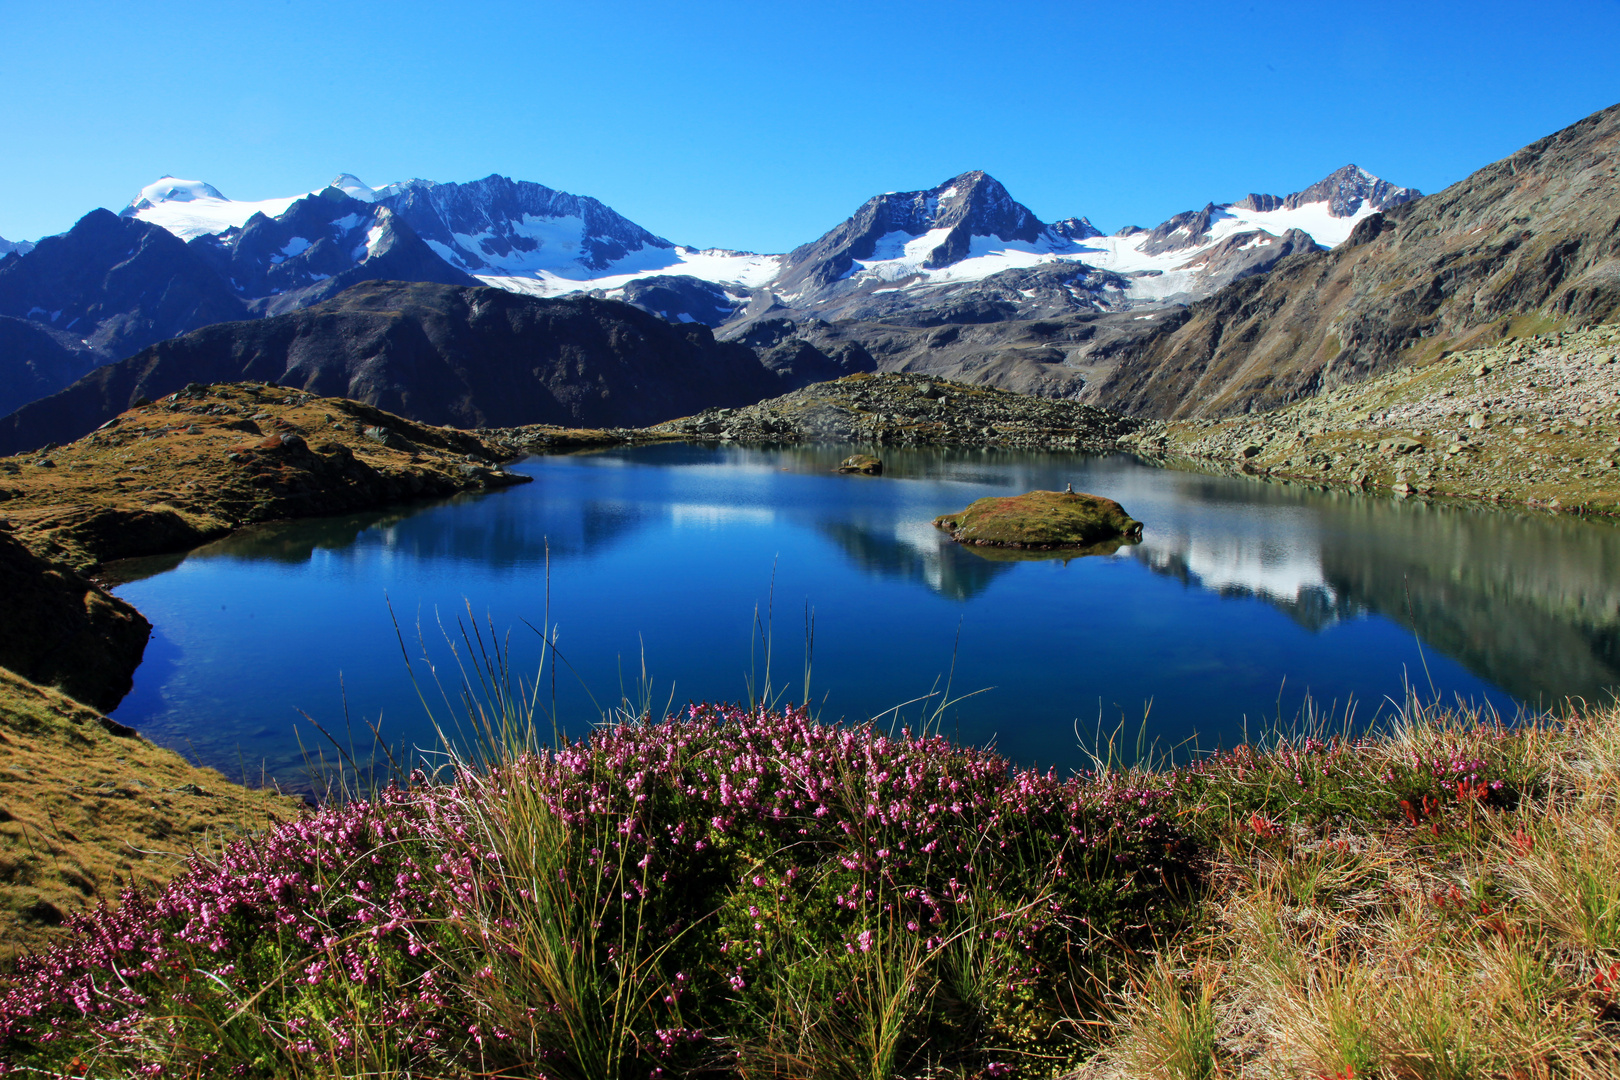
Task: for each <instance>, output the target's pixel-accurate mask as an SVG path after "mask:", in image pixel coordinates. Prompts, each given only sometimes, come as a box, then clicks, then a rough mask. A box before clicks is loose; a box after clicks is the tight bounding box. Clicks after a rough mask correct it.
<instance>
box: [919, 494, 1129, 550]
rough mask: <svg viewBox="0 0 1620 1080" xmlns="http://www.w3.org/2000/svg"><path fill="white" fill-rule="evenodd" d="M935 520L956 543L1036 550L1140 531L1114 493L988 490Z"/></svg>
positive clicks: (1079, 545) (1080, 544)
mask: <svg viewBox="0 0 1620 1080" xmlns="http://www.w3.org/2000/svg"><path fill="white" fill-rule="evenodd" d="M934 525H935V527H937V528H940V529H943V530H945V531H946V532H948V533H950V534H951V539H952V540H955V541H956V542H957V543H959V544H974V545H977V546H980V547H1003V548H1027V549H1033V550H1039V551H1047V550H1054V549H1058V548H1085V547H1091V546H1093V545H1096V544H1103V543H1107V542H1108V541H1111V540H1128V539H1132V538H1136V537H1140V536H1141V535H1142V523H1141V522H1140V521H1137V520H1136V519H1135V518H1133V517H1131V516H1130V515H1129V514H1127V513H1126V512H1125V508H1124V507H1122V506H1120V505H1119V503H1117V502H1115V501H1114V500H1113V499H1105V498H1103V497H1101V496H1099V495H1085V494H1082V493H1080V492H1077V491H1031V492H1028V493H1027V494H1024V495H1007V496H990V497H988V498H983V499H979V500H978V501H977V502H975V503H973V505H971V506H969V507H968V508H967V509H966V510H960V511H958V512H956V513H954V514H942V515H940V516H939V517H937V518H935V519H934Z"/></svg>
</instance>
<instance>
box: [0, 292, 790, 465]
mask: <svg viewBox="0 0 1620 1080" xmlns="http://www.w3.org/2000/svg"><path fill="white" fill-rule="evenodd" d="M237 380H253V381H265V382H273V383H281V384H284V385H288V386H293V387H297V388H299V389H303V390H307V391H309V392H310V393H315V394H321V395H326V396H333V397H346V398H353V399H355V400H359V401H363V402H366V403H368V404H371V405H376V406H379V407H381V408H384V409H388V410H389V411H391V412H396V413H399V414H400V415H402V416H405V417H408V418H410V419H413V420H420V421H423V422H425V423H433V424H454V425H456V426H460V427H481V426H515V425H519V424H536V423H550V424H569V425H578V426H588V427H627V426H644V425H648V424H654V423H657V422H659V421H662V420H668V419H670V418H672V417H677V416H684V415H689V414H691V413H694V412H698V411H699V410H701V409H704V408H708V407H710V406H716V405H728V406H737V405H747V404H751V403H752V402H755V401H758V400H760V399H761V398H764V397H769V396H771V395H772V394H779V393H782V392H783V391H784V390H787V389H791V388H792V387H793V386H795V385H801V384H800V383H797V382H792V383H789V384H787V385H784V382H783V380H782V379H781V378H778V377H777V376H776V375H774V374H772V373H771V372H770V371H767V370H766V369H765V368H764V367H763V366H762V365H761V364H760V362H759V360H758V358H757V357H756V356H755V355H754V353H753V351H752V350H750V349H749V348H747V347H746V346H743V345H736V344H728V343H722V342H716V341H715V340H714V336H713V334H712V333H711V332H710V331H709V329H708V328H707V327H703V326H691V327H676V326H672V325H670V324H669V323H666V322H664V321H663V320H661V319H659V318H657V317H656V316H654V315H649V314H648V313H646V312H644V311H641V310H639V309H638V308H634V307H631V306H630V305H628V304H622V303H618V302H616V301H611V300H594V299H589V298H584V297H580V298H571V299H567V300H541V299H537V298H534V297H527V296H520V295H516V294H513V293H509V292H505V291H503V290H500V289H490V288H481V287H479V288H460V287H455V286H447V285H436V284H423V283H404V282H368V283H365V284H362V285H359V286H357V287H355V288H353V289H350V290H349V291H348V292H346V293H344V294H343V295H341V296H339V297H336V298H335V299H333V300H330V301H327V302H326V303H324V304H320V305H317V306H315V307H311V308H306V309H304V310H302V311H297V312H293V313H290V314H287V315H278V316H274V317H272V318H268V319H263V320H258V321H248V322H235V323H226V324H222V325H218V326H210V327H205V328H203V329H201V330H198V331H195V332H193V333H190V334H187V335H186V336H184V337H181V338H176V339H174V340H171V341H165V342H162V343H160V344H158V345H155V346H152V347H151V348H148V349H146V350H144V351H142V352H140V353H138V354H136V355H135V356H132V357H130V358H129V359H127V360H122V361H119V362H118V363H116V364H110V365H107V366H106V367H103V368H100V369H98V370H96V371H94V372H92V373H91V374H90V375H88V376H86V377H85V378H83V379H81V380H79V381H78V382H76V383H74V384H73V385H72V386H70V387H68V388H67V389H65V390H63V391H61V392H59V393H57V394H54V395H52V396H51V397H48V398H45V399H44V400H42V401H36V402H34V403H32V404H30V405H27V406H25V407H24V408H22V409H20V410H18V411H17V412H15V413H13V414H12V415H10V416H8V417H6V418H4V419H3V420H0V454H7V453H16V452H19V451H22V450H27V449H32V448H34V447H38V446H41V445H43V444H45V443H47V442H66V441H69V440H71V439H75V438H78V437H79V436H81V435H83V434H85V433H86V432H88V431H90V430H91V429H93V428H95V427H96V426H97V425H99V424H100V423H102V422H103V421H105V420H106V419H108V418H110V417H112V416H115V415H117V414H118V413H119V412H121V411H123V410H124V409H127V408H129V407H130V406H131V405H132V404H133V403H134V402H135V401H136V400H137V399H139V398H142V397H148V398H157V397H159V396H161V395H164V394H168V393H171V392H173V391H176V390H179V389H181V388H183V387H184V386H185V385H186V384H187V383H192V382H197V383H214V382H230V381H237Z"/></svg>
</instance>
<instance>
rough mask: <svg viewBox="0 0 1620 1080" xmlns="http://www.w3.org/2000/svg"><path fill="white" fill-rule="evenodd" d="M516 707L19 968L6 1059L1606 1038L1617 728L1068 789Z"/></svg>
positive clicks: (820, 1057) (1264, 762)
mask: <svg viewBox="0 0 1620 1080" xmlns="http://www.w3.org/2000/svg"><path fill="white" fill-rule="evenodd" d="M495 674H496V675H497V676H498V675H499V672H498V671H497V672H496V673H495ZM500 685H501V684H500V682H499V679H498V678H496V679H494V680H486V682H485V684H484V692H483V699H484V700H487V701H494V702H496V705H495V707H494V712H493V713H491V714H480V713H479V711H478V708H479V707H478V706H477V705H476V704H475V703H472V702H471V701H469V703H468V704H469V705H470V710H471V712H472V714H473V715H474V719H475V720H476V722H477V726H480V727H482V729H483V730H484V731H485V732H486V734H487V736H488V737H487V738H486V745H485V746H484V749H483V752H482V753H481V754H479V755H478V756H477V758H476V759H473V760H468V759H455V760H453V761H452V762H451V764H450V765H449V766H447V767H446V769H445V771H444V772H443V774H442V775H439V776H434V777H430V776H426V775H423V774H422V773H420V772H418V773H415V774H412V775H411V776H410V777H409V778H406V779H404V780H402V781H401V783H399V784H398V785H396V786H391V787H388V788H386V789H384V790H382V791H379V792H377V793H376V794H375V795H374V797H371V798H368V799H364V800H354V801H350V802H347V803H344V804H341V805H333V806H329V807H326V808H324V809H321V810H319V811H316V812H313V813H311V814H310V815H309V816H307V817H305V818H304V819H302V820H299V821H295V822H291V823H289V824H286V825H284V826H281V827H280V828H278V829H276V830H274V831H273V832H271V833H269V834H267V835H265V836H261V837H257V838H254V839H252V840H244V841H240V842H238V843H236V844H234V845H232V846H231V847H230V848H228V849H227V850H226V851H225V852H223V854H222V855H220V856H219V857H218V858H217V859H214V860H206V859H203V858H200V857H198V858H195V859H194V860H193V862H192V864H191V867H190V869H189V871H188V872H187V873H185V874H184V875H182V876H181V877H180V878H178V879H176V880H175V881H174V882H172V883H171V884H170V885H169V886H168V887H167V888H166V889H164V890H163V891H161V892H159V893H156V894H150V895H148V894H139V893H131V894H128V895H126V896H125V897H124V898H123V900H122V902H121V904H120V905H119V906H118V907H116V908H104V909H101V910H99V911H96V912H94V913H92V914H90V915H87V916H84V917H81V918H80V919H78V920H77V922H76V924H75V927H74V934H73V936H72V937H71V938H70V939H69V940H68V941H67V942H66V943H65V944H63V945H61V946H59V947H57V948H54V949H52V950H51V951H50V952H48V953H45V954H43V955H40V956H36V957H33V958H30V959H27V960H25V961H23V962H22V963H20V964H19V965H18V966H17V968H16V969H15V970H14V971H13V972H11V973H10V974H9V975H6V976H4V977H3V978H0V1039H3V1040H4V1042H3V1044H0V1046H3V1049H0V1059H3V1061H4V1063H5V1064H4V1069H5V1070H9V1071H18V1070H25V1069H41V1070H45V1071H46V1072H49V1073H56V1074H63V1075H73V1074H78V1075H165V1074H167V1075H185V1076H212V1075H228V1076H246V1077H253V1076H262V1077H271V1076H276V1077H279V1076H467V1077H471V1076H501V1075H507V1076H536V1075H542V1076H554V1077H569V1078H593V1080H594V1078H603V1080H606V1078H618V1077H632V1076H634V1077H638V1078H639V1077H702V1076H714V1077H750V1078H752V1077H796V1078H797V1077H839V1078H852V1080H853V1078H861V1080H878V1078H889V1077H930V1078H945V1077H961V1078H967V1077H993V1076H1030V1077H1036V1076H1055V1075H1058V1074H1060V1073H1063V1072H1064V1071H1065V1070H1067V1069H1070V1068H1071V1067H1073V1066H1075V1065H1077V1064H1080V1063H1082V1062H1089V1064H1088V1065H1087V1068H1088V1069H1091V1070H1093V1071H1096V1070H1102V1072H1104V1073H1106V1072H1107V1070H1108V1069H1109V1068H1110V1067H1112V1066H1111V1065H1110V1063H1112V1064H1113V1066H1118V1068H1119V1069H1120V1070H1122V1071H1121V1072H1120V1073H1119V1075H1129V1076H1138V1075H1155V1076H1157V1075H1163V1076H1209V1075H1216V1074H1220V1073H1223V1072H1228V1071H1231V1069H1232V1068H1236V1067H1243V1068H1247V1067H1249V1066H1253V1067H1254V1068H1255V1069H1257V1070H1258V1071H1260V1072H1266V1071H1267V1070H1268V1069H1269V1070H1271V1071H1272V1072H1278V1073H1279V1074H1289V1073H1290V1072H1291V1071H1292V1072H1298V1071H1299V1070H1301V1069H1304V1070H1306V1071H1307V1072H1313V1071H1314V1072H1316V1073H1320V1074H1321V1075H1334V1076H1361V1075H1371V1073H1372V1072H1376V1071H1377V1070H1378V1069H1385V1070H1393V1072H1391V1075H1414V1076H1416V1075H1429V1073H1428V1072H1425V1070H1424V1069H1423V1068H1421V1067H1420V1066H1421V1064H1422V1062H1423V1060H1425V1059H1424V1057H1423V1055H1425V1054H1429V1055H1431V1059H1430V1060H1438V1059H1437V1058H1434V1055H1439V1056H1440V1057H1443V1058H1444V1059H1445V1060H1446V1061H1448V1062H1452V1063H1453V1064H1457V1065H1458V1066H1459V1067H1463V1066H1468V1067H1471V1066H1469V1063H1470V1062H1476V1061H1479V1062H1495V1063H1498V1064H1499V1063H1501V1062H1504V1061H1506V1062H1511V1061H1530V1060H1532V1058H1533V1054H1532V1055H1531V1057H1526V1056H1524V1055H1525V1054H1529V1053H1530V1051H1529V1050H1524V1051H1522V1052H1521V1050H1519V1049H1513V1047H1521V1048H1522V1047H1530V1048H1532V1049H1533V1048H1537V1047H1541V1048H1549V1047H1550V1048H1552V1049H1549V1050H1547V1051H1546V1052H1547V1053H1551V1054H1553V1055H1554V1057H1555V1058H1556V1059H1557V1060H1559V1061H1563V1062H1565V1063H1566V1064H1568V1063H1570V1062H1576V1063H1579V1062H1586V1061H1589V1060H1595V1059H1593V1058H1592V1054H1593V1053H1594V1051H1592V1050H1591V1049H1590V1047H1591V1046H1593V1045H1597V1044H1598V1042H1601V1041H1602V1040H1605V1039H1608V1038H1610V1035H1609V1034H1605V1033H1606V1032H1609V1031H1610V1029H1611V1028H1612V1026H1613V1023H1614V1017H1615V1016H1616V1015H1620V1014H1616V1013H1614V1012H1613V1005H1612V999H1613V991H1612V987H1613V984H1614V983H1615V981H1616V980H1617V979H1620V976H1616V975H1615V974H1614V972H1616V971H1620V963H1617V962H1616V961H1615V956H1616V955H1617V954H1616V952H1615V946H1614V938H1615V935H1614V932H1613V927H1614V926H1615V925H1616V924H1617V920H1616V917H1615V914H1614V913H1615V911H1617V910H1620V903H1617V902H1616V901H1615V899H1614V896H1615V892H1614V890H1613V888H1612V882H1613V880H1614V874H1615V868H1616V867H1617V866H1620V861H1617V857H1616V856H1615V852H1616V851H1617V850H1620V845H1617V844H1615V843H1614V842H1613V837H1614V836H1615V835H1616V830H1615V828H1614V825H1613V821H1614V817H1613V814H1614V806H1615V805H1616V802H1617V800H1616V799H1615V798H1614V791H1615V790H1616V787H1615V782H1614V779H1613V777H1614V775H1615V769H1614V765H1615V762H1616V761H1617V760H1620V753H1617V752H1615V750H1614V747H1615V746H1620V737H1615V736H1614V734H1613V733H1614V732H1615V731H1616V730H1620V722H1617V720H1616V718H1615V715H1614V714H1613V713H1605V714H1601V715H1602V716H1603V717H1604V718H1605V719H1604V721H1603V723H1602V724H1598V725H1595V726H1594V725H1592V724H1588V725H1587V726H1586V727H1584V728H1582V727H1578V726H1572V727H1570V728H1569V729H1568V730H1566V729H1565V728H1563V727H1561V726H1559V725H1556V724H1553V723H1551V722H1537V723H1525V724H1520V725H1517V726H1509V725H1504V724H1499V723H1495V722H1493V721H1492V720H1491V719H1490V718H1488V717H1481V716H1478V715H1472V714H1466V713H1458V712H1452V713H1440V712H1434V711H1422V710H1420V709H1415V708H1409V709H1408V711H1407V712H1406V713H1404V714H1403V715H1402V716H1401V717H1400V718H1398V719H1397V722H1396V723H1395V724H1394V725H1393V726H1392V727H1391V728H1390V729H1387V730H1385V731H1384V732H1383V733H1382V734H1380V735H1378V736H1376V737H1374V736H1361V737H1355V738H1350V737H1347V736H1345V735H1342V734H1341V735H1340V736H1338V737H1332V738H1329V737H1325V736H1324V735H1322V734H1321V733H1320V732H1318V733H1315V734H1312V735H1309V736H1299V737H1295V738H1286V739H1285V738H1273V739H1271V740H1269V741H1267V742H1265V743H1262V744H1257V745H1255V746H1242V747H1238V748H1236V749H1234V750H1231V751H1228V752H1224V753H1220V754H1215V755H1210V756H1208V757H1205V758H1202V759H1199V760H1196V761H1194V762H1192V763H1191V764H1187V765H1183V766H1180V767H1177V768H1162V769H1159V770H1157V771H1153V770H1149V769H1146V768H1141V769H1133V770H1121V769H1109V768H1099V770H1098V771H1097V772H1095V773H1092V774H1087V775H1081V776H1069V777H1059V776H1057V775H1055V774H1054V773H1051V772H1037V771H1031V770H1022V769H1014V768H1011V767H1009V765H1008V763H1007V762H1006V761H1005V760H1004V759H1002V758H1000V757H998V756H997V755H995V754H993V753H990V752H987V751H983V750H975V749H971V748H963V747H959V746H955V745H953V744H951V743H950V742H948V741H947V740H945V739H943V738H939V737H937V736H933V735H928V734H922V735H918V734H912V733H909V732H905V731H901V732H898V733H892V732H885V731H884V730H882V729H880V728H878V727H876V726H874V725H872V724H853V725H849V724H822V723H818V722H816V721H815V720H813V719H812V718H811V717H810V716H809V715H808V714H807V713H806V712H805V711H804V710H802V709H799V708H793V707H788V708H783V709H769V708H765V707H760V706H756V707H739V706H715V705H700V706H692V707H690V708H689V709H687V710H685V711H684V712H682V713H680V714H677V715H673V716H668V717H665V718H663V719H659V720H654V719H652V718H650V717H648V716H645V715H643V716H642V717H640V718H639V719H629V720H623V719H622V718H621V722H619V723H615V724H605V725H603V726H601V727H598V728H595V729H593V730H592V731H591V732H590V734H589V735H588V736H587V737H585V738H584V739H581V740H578V741H573V742H569V741H565V740H560V741H558V743H557V744H556V745H555V746H552V747H549V748H542V747H540V746H538V745H537V744H536V741H535V740H534V738H533V734H532V732H533V727H532V723H529V721H531V720H532V718H533V710H532V708H526V707H524V706H523V705H522V704H521V702H519V701H517V700H515V699H514V700H506V698H508V697H511V695H505V694H504V691H502V690H501V689H500ZM512 716H517V717H518V718H519V719H520V720H522V721H524V725H525V726H522V727H521V729H520V730H517V731H516V733H515V734H514V733H513V731H511V730H509V729H505V728H502V726H501V725H502V724H503V723H505V722H506V719H507V718H510V717H512ZM1571 900H1573V902H1571ZM1545 943H1552V944H1550V945H1548V944H1545ZM1481 972H1485V973H1495V974H1494V975H1491V976H1490V977H1491V978H1494V979H1496V980H1498V982H1499V983H1500V984H1501V985H1500V986H1497V985H1491V986H1485V984H1481V983H1479V981H1478V980H1479V977H1480V976H1479V973H1481ZM1448 980H1449V981H1448ZM1583 987H1584V989H1583ZM1487 991H1488V992H1487ZM1599 997H1601V998H1602V1002H1601V1003H1600V1004H1599V1012H1598V1014H1597V1019H1596V1021H1591V1020H1583V1021H1582V1022H1581V1024H1582V1025H1584V1026H1581V1025H1577V1026H1576V1027H1571V1026H1570V1025H1571V1024H1574V1023H1575V1020H1574V1018H1575V1017H1576V1016H1577V1014H1578V1013H1579V1012H1580V1010H1581V1009H1582V1008H1586V1007H1587V1005H1586V1004H1583V1003H1590V1002H1592V1001H1594V1000H1596V999H1597V998H1599ZM1604 1009H1607V1010H1610V1012H1604V1011H1603V1010H1604ZM1587 1015H1590V1013H1588V1014H1587ZM1373 1016H1377V1017H1381V1019H1379V1020H1378V1021H1377V1022H1373V1021H1372V1020H1371V1019H1370V1018H1371V1017H1373ZM1266 1025H1269V1027H1267V1026H1266ZM1564 1032H1576V1034H1574V1035H1568V1036H1567V1037H1566V1035H1564V1034H1561V1033H1564ZM1515 1040H1517V1041H1515ZM1594 1040H1597V1042H1594ZM1604 1045H1607V1044H1604ZM1256 1047H1258V1048H1259V1049H1258V1050H1257V1049H1256ZM1504 1047H1508V1049H1504ZM1535 1052H1537V1053H1539V1052H1541V1051H1540V1050H1536V1051H1535ZM1515 1054H1518V1055H1519V1056H1518V1057H1515V1056H1514V1055H1515ZM1559 1055H1562V1056H1559ZM1549 1060H1552V1059H1549ZM1605 1060H1607V1059H1605ZM1414 1063H1417V1064H1414ZM1448 1067H1449V1066H1448ZM1493 1067H1494V1066H1493ZM1582 1067H1583V1068H1584V1066H1582ZM1486 1071H1487V1072H1488V1071H1489V1070H1486ZM1555 1071H1557V1070H1555ZM1577 1074H1581V1072H1580V1068H1575V1069H1574V1070H1573V1072H1572V1075H1577ZM1436 1075H1438V1073H1437V1074H1436Z"/></svg>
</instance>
